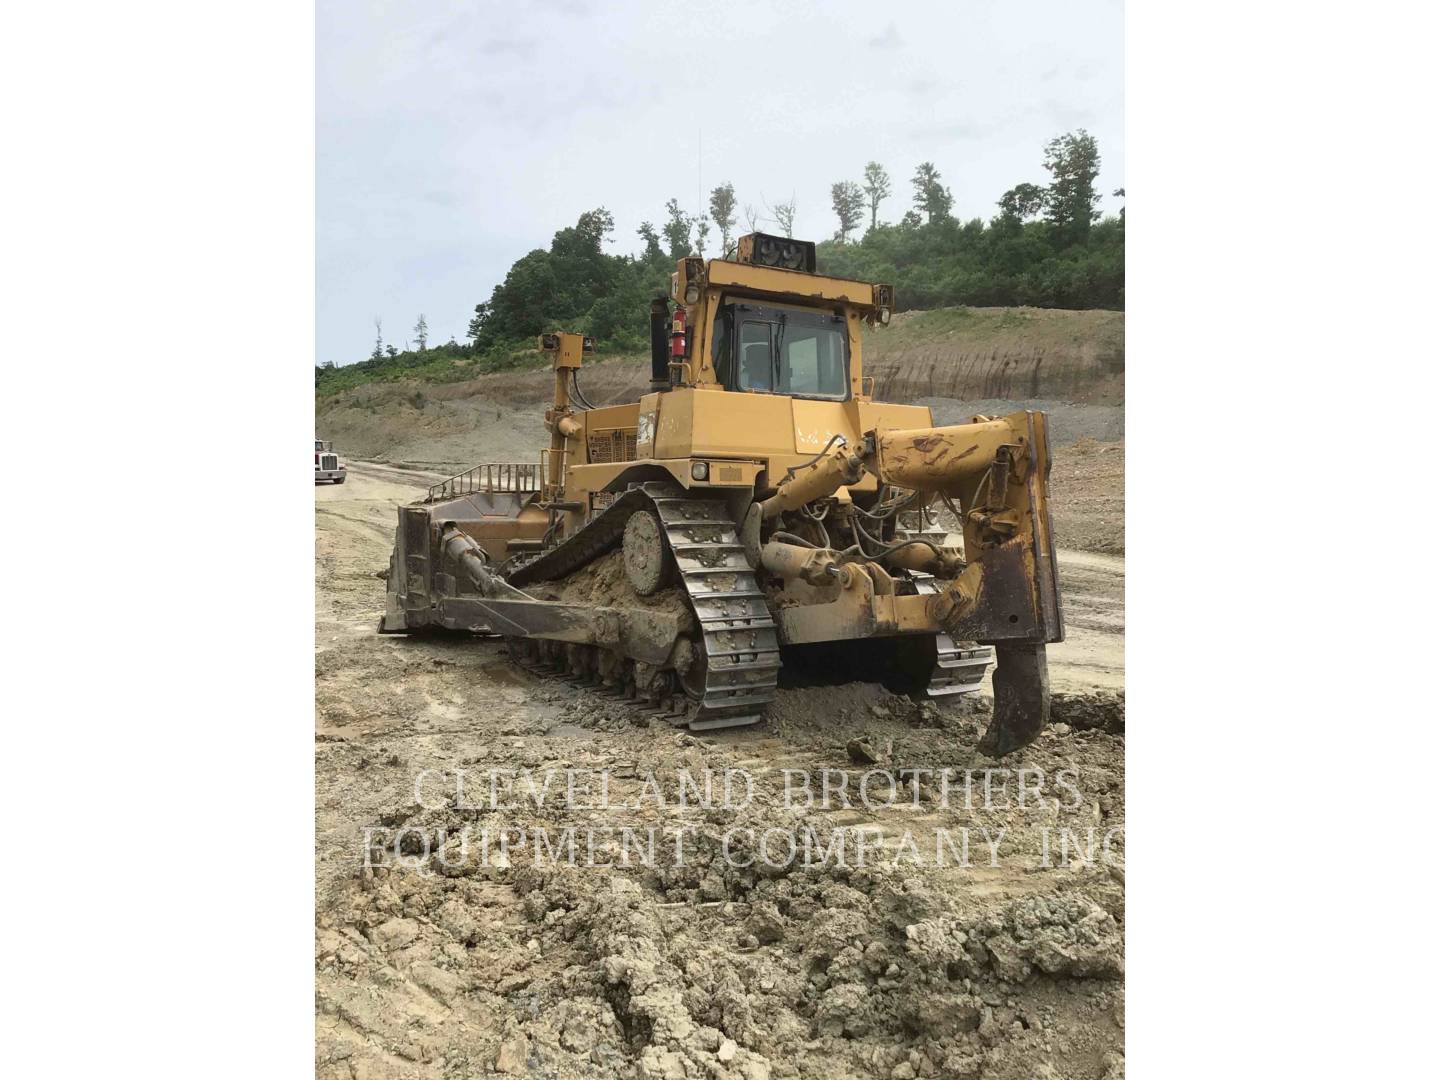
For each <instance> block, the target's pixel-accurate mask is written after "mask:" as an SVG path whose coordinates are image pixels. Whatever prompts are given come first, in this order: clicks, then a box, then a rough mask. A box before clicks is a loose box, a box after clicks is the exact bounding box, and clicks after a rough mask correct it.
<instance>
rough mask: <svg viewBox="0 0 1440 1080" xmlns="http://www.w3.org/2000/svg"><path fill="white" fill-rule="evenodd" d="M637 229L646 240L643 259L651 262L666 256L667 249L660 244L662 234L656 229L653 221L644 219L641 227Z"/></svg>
mask: <svg viewBox="0 0 1440 1080" xmlns="http://www.w3.org/2000/svg"><path fill="white" fill-rule="evenodd" d="M635 231H636V232H637V233H639V234H640V239H642V240H644V241H645V251H644V253H643V254H641V256H640V258H641V259H643V260H644V261H645V262H647V263H649V262H656V261H658V260H660V259H663V258H665V249H664V248H662V247H661V246H660V234H659V233H657V232H656V231H655V226H654V225H653V224H652V223H651V222H648V221H642V222H641V223H640V228H638V229H636V230H635Z"/></svg>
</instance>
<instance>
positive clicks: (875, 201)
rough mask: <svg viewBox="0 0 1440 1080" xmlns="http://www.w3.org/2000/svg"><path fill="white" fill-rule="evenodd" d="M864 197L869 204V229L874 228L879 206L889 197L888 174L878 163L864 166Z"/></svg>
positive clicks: (873, 162)
mask: <svg viewBox="0 0 1440 1080" xmlns="http://www.w3.org/2000/svg"><path fill="white" fill-rule="evenodd" d="M865 196H866V198H867V200H868V201H869V203H870V228H872V229H873V228H875V225H876V223H877V222H876V218H877V217H878V216H879V213H880V204H881V203H882V202H884V201H885V200H886V199H888V198H889V197H890V174H889V173H887V172H886V171H885V167H884V166H883V165H881V164H880V163H879V162H878V161H872V162H870V163H869V164H867V165H866V166H865Z"/></svg>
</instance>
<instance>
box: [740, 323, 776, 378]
mask: <svg viewBox="0 0 1440 1080" xmlns="http://www.w3.org/2000/svg"><path fill="white" fill-rule="evenodd" d="M772 337H773V335H772V334H771V332H770V324H769V323H763V322H752V321H751V320H749V319H747V320H745V321H744V322H743V323H741V324H740V356H739V360H740V363H739V371H738V376H739V378H738V385H739V388H740V389H741V390H763V391H765V392H766V393H770V392H771V391H773V390H774V389H775V357H774V351H773V349H772V345H771V340H772Z"/></svg>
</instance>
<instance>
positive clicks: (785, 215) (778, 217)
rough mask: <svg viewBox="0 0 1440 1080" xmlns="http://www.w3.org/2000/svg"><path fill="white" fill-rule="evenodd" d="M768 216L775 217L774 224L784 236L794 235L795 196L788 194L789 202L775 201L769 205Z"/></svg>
mask: <svg viewBox="0 0 1440 1080" xmlns="http://www.w3.org/2000/svg"><path fill="white" fill-rule="evenodd" d="M770 216H771V217H773V218H774V219H775V224H776V226H777V227H778V228H779V229H780V231H781V232H782V233H784V234H785V235H786V236H794V235H795V196H794V195H793V194H792V195H791V196H790V201H789V202H782V203H776V204H775V205H774V206H772V207H770Z"/></svg>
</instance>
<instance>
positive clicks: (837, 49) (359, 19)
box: [316, 0, 1125, 364]
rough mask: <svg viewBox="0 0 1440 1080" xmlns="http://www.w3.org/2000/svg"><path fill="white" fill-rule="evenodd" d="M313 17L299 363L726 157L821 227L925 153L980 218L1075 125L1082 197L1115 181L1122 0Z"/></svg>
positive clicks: (402, 10) (343, 7)
mask: <svg viewBox="0 0 1440 1080" xmlns="http://www.w3.org/2000/svg"><path fill="white" fill-rule="evenodd" d="M316 20H317V22H316V30H317V33H316V52H317V55H316V113H317V115H316V154H317V161H316V188H317V190H316V230H317V233H316V244H317V246H316V264H317V265H316V339H317V340H316V362H317V363H319V362H325V361H331V362H334V363H336V364H346V363H350V362H352V361H355V360H362V359H364V358H366V357H367V356H368V355H369V354H370V352H371V350H372V348H373V347H374V342H375V319H376V318H379V319H380V320H381V323H382V327H383V336H384V339H385V341H386V342H387V343H391V344H394V345H396V346H397V347H399V348H404V347H405V344H406V342H407V341H409V340H411V339H412V338H413V336H414V335H413V327H414V326H415V323H416V320H417V318H418V317H419V316H420V315H421V314H424V316H425V320H426V322H427V324H428V326H429V338H430V341H431V343H432V344H435V343H439V342H443V341H447V340H449V339H450V338H451V337H454V338H455V339H456V340H457V341H462V342H463V341H464V340H465V330H466V327H467V325H468V324H469V321H470V318H471V315H472V314H473V312H474V308H475V305H476V304H477V303H479V302H481V301H483V300H488V299H489V297H490V292H491V290H492V289H493V288H494V287H495V285H496V284H498V283H499V282H500V281H502V280H503V279H504V277H505V273H506V271H507V270H508V269H509V268H510V265H511V263H513V262H514V261H515V260H516V259H518V258H520V257H521V256H522V255H524V254H525V253H526V252H529V251H531V250H533V249H535V248H545V247H548V246H549V244H550V238H551V237H552V236H553V235H554V233H555V232H556V230H558V229H561V228H563V227H565V226H567V225H571V224H573V223H574V222H575V219H576V218H577V217H579V215H580V214H581V213H583V212H584V211H586V210H589V209H592V208H594V207H597V206H604V207H605V208H606V209H608V210H609V211H610V212H611V213H612V214H613V215H614V217H615V226H616V228H615V233H614V235H613V238H612V241H611V242H610V244H609V245H608V247H607V250H608V251H610V252H611V253H613V254H626V253H631V254H634V253H638V252H639V251H640V249H641V248H642V246H643V244H642V242H641V241H640V239H639V237H638V236H637V235H636V233H635V230H636V228H637V227H638V226H639V225H640V223H641V222H642V221H651V222H654V223H655V224H656V226H657V227H658V226H659V225H660V224H661V223H662V221H663V219H664V216H665V212H664V207H665V203H666V201H667V200H668V199H670V198H678V199H679V200H680V202H681V204H682V206H684V207H686V209H687V210H689V211H690V212H691V213H694V212H696V211H697V210H698V209H699V208H700V206H701V204H702V200H703V202H704V203H707V204H708V193H709V190H710V189H711V188H713V187H715V186H716V185H717V184H720V183H723V182H725V181H729V182H730V183H732V184H734V185H735V195H736V200H737V203H738V204H739V205H740V206H741V207H744V206H745V205H746V204H751V205H753V206H755V207H756V208H757V210H758V211H759V213H760V215H761V216H762V217H764V216H765V207H766V206H767V205H770V206H773V205H774V204H776V203H779V202H783V201H786V200H788V199H789V198H791V197H792V196H793V197H794V199H795V201H796V203H797V206H798V214H797V217H796V226H795V235H796V236H799V237H803V238H805V239H810V240H817V241H818V240H823V239H825V238H827V237H830V236H832V235H833V234H834V232H835V225H836V221H835V217H834V214H833V212H832V211H831V209H830V185H831V184H833V183H834V182H835V181H837V180H847V179H848V180H854V181H856V182H857V183H858V182H860V181H861V180H862V173H863V170H864V167H865V163H866V162H867V161H871V160H875V161H879V162H880V163H881V164H882V165H884V166H885V167H886V169H887V170H888V171H889V173H890V177H891V185H892V188H893V190H894V194H892V196H891V197H890V199H889V200H887V201H886V202H884V203H882V204H881V207H880V219H881V220H882V221H897V220H899V218H900V217H901V216H902V215H903V214H904V212H905V211H906V210H907V209H909V207H910V194H911V189H910V185H909V178H910V176H911V174H912V173H913V172H914V170H915V166H916V165H918V164H919V163H920V162H922V161H932V162H934V163H935V165H936V167H937V168H938V169H939V170H940V173H941V177H942V180H943V181H944V183H945V184H946V185H947V186H948V187H949V188H950V190H951V193H952V194H953V195H954V198H955V205H954V211H953V212H954V213H955V215H956V216H957V217H959V218H961V219H962V220H963V219H967V218H971V217H982V218H985V219H987V220H988V219H989V218H990V217H991V216H993V215H994V213H995V212H996V211H995V202H996V200H997V199H999V197H1000V196H1001V195H1002V194H1003V193H1004V192H1005V191H1006V189H1008V188H1010V187H1013V186H1014V185H1015V184H1017V183H1021V182H1023V181H1030V182H1034V183H1043V182H1045V180H1046V179H1047V177H1046V174H1045V172H1044V169H1043V168H1042V165H1041V162H1042V160H1043V148H1044V145H1045V143H1046V142H1047V141H1048V140H1049V139H1051V138H1053V137H1054V136H1056V135H1059V134H1062V133H1064V132H1067V131H1072V130H1074V129H1076V128H1082V127H1083V128H1085V129H1087V130H1088V131H1089V132H1090V133H1091V134H1092V135H1094V136H1095V137H1096V139H1097V140H1098V142H1099V146H1100V155H1101V172H1100V179H1099V187H1100V189H1101V190H1102V191H1103V192H1104V193H1105V196H1106V197H1105V198H1104V200H1103V201H1102V203H1101V208H1102V210H1104V211H1105V212H1107V213H1113V212H1115V211H1117V210H1118V209H1119V205H1120V200H1119V199H1116V198H1113V197H1112V196H1110V192H1111V191H1113V190H1114V189H1115V188H1120V187H1123V186H1124V183H1125V181H1124V166H1125V143H1124V22H1123V8H1122V4H1121V3H1120V2H1119V0H1086V2H1076V0H999V2H989V0H950V2H924V3H921V2H914V3H910V2H889V3H875V2H870V3H857V2H850V0H839V2H836V0H832V2H828V3H820V2H806V0H790V2H787V0H770V2H750V0H730V2H725V3H708V2H692V3H673V2H671V3H652V2H649V0H633V2H626V0H618V2H617V0H611V2H609V3H602V2H600V0H503V2H492V0H395V2H391V0H345V2H342V0H319V3H318V4H317V14H316ZM737 216H740V220H741V230H740V231H743V223H744V218H743V215H737ZM764 227H765V226H764V224H763V223H762V225H761V228H764ZM717 239H718V234H717V233H716V232H715V231H714V230H713V228H712V233H711V241H710V244H711V247H712V248H713V247H714V246H715V244H716V242H717ZM712 253H713V252H712Z"/></svg>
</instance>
